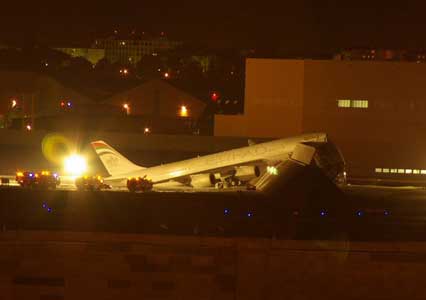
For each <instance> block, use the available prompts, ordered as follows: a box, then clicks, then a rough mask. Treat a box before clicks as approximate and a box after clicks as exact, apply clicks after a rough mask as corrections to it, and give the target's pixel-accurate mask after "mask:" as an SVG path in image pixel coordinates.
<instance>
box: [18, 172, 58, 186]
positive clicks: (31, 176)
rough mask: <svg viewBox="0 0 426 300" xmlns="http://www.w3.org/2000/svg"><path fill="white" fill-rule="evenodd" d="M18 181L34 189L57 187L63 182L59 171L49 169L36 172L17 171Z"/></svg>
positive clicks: (21, 184)
mask: <svg viewBox="0 0 426 300" xmlns="http://www.w3.org/2000/svg"><path fill="white" fill-rule="evenodd" d="M15 179H16V182H17V183H18V184H19V185H20V186H21V187H23V188H33V189H46V190H47V189H53V190H54V189H56V187H58V186H59V185H60V184H61V180H60V178H59V175H58V174H57V173H51V172H49V171H42V172H40V173H36V172H30V171H26V172H17V173H16V177H15Z"/></svg>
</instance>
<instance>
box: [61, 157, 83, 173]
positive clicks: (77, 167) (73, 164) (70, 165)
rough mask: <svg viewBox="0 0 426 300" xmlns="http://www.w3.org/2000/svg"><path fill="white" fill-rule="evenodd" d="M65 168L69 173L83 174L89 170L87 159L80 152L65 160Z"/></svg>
mask: <svg viewBox="0 0 426 300" xmlns="http://www.w3.org/2000/svg"><path fill="white" fill-rule="evenodd" d="M64 170H65V172H66V173H67V174H69V175H73V176H81V175H82V174H83V173H85V172H86V171H87V162H86V159H85V158H84V157H83V156H81V155H78V154H73V155H71V156H69V157H67V158H65V160H64Z"/></svg>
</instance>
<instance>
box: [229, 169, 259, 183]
mask: <svg viewBox="0 0 426 300" xmlns="http://www.w3.org/2000/svg"><path fill="white" fill-rule="evenodd" d="M260 173H261V172H260V169H259V167H258V166H241V167H236V168H235V174H234V177H236V178H238V179H239V180H241V181H250V180H252V179H253V178H257V177H259V176H260Z"/></svg>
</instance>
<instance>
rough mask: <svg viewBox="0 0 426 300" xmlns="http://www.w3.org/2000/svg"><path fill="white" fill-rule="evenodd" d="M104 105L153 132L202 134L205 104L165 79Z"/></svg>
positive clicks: (127, 93)
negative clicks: (137, 119)
mask: <svg viewBox="0 0 426 300" xmlns="http://www.w3.org/2000/svg"><path fill="white" fill-rule="evenodd" d="M104 104H106V105H110V106H115V107H117V108H120V109H121V110H122V112H123V114H127V115H128V116H129V118H139V119H140V120H142V122H145V123H146V126H147V128H149V130H150V131H152V132H153V133H189V134H193V133H200V132H201V133H203V132H204V130H200V128H201V127H203V126H204V124H203V125H202V124H201V123H202V121H200V119H201V118H202V117H203V114H204V110H205V108H206V104H205V103H204V102H203V101H202V100H200V99H198V98H196V97H194V96H192V95H190V94H188V93H186V92H185V91H183V90H181V89H179V88H177V87H175V86H174V85H172V84H170V83H168V82H167V81H165V80H160V79H154V80H150V81H147V82H144V83H142V84H140V85H138V86H136V87H134V88H132V89H129V90H126V91H123V92H120V93H117V94H115V95H113V96H111V97H110V98H108V99H106V100H105V101H104Z"/></svg>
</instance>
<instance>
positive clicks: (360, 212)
mask: <svg viewBox="0 0 426 300" xmlns="http://www.w3.org/2000/svg"><path fill="white" fill-rule="evenodd" d="M356 215H357V216H358V217H362V216H363V215H364V212H363V211H362V210H358V211H357V212H356Z"/></svg>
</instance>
